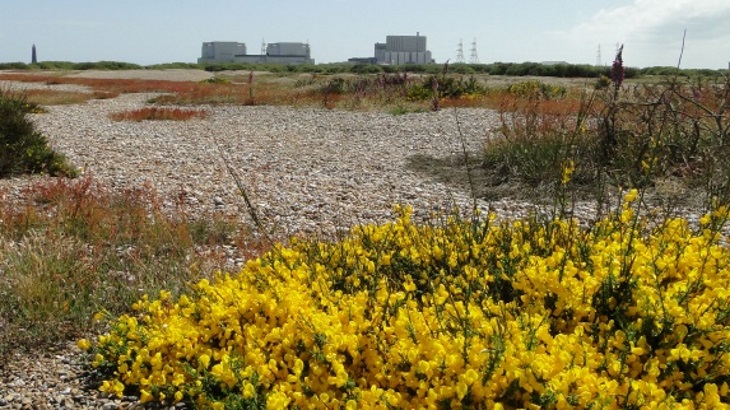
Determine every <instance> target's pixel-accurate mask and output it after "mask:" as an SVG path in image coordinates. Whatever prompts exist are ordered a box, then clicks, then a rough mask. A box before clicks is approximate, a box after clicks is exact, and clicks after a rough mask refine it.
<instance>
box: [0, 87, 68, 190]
mask: <svg viewBox="0 0 730 410" xmlns="http://www.w3.org/2000/svg"><path fill="white" fill-rule="evenodd" d="M42 111H43V109H42V108H41V107H39V106H38V105H37V104H34V103H30V102H28V101H27V100H26V99H25V97H24V96H23V95H19V94H15V93H9V92H7V91H5V90H2V89H0V148H2V149H0V178H5V177H9V176H13V175H19V174H27V173H48V174H50V175H63V176H76V175H77V170H76V169H75V168H74V167H73V166H71V164H69V162H68V160H67V159H66V157H65V156H63V155H62V154H60V153H58V152H56V151H54V150H53V149H51V147H50V146H49V145H48V141H47V140H46V137H45V136H43V135H42V134H41V133H40V132H38V131H36V129H35V126H34V125H33V123H32V122H31V121H30V119H28V117H27V116H28V114H30V113H39V112H42Z"/></svg>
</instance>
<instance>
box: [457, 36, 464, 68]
mask: <svg viewBox="0 0 730 410" xmlns="http://www.w3.org/2000/svg"><path fill="white" fill-rule="evenodd" d="M456 62H457V63H463V62H464V43H463V42H462V41H461V39H459V48H457V49H456Z"/></svg>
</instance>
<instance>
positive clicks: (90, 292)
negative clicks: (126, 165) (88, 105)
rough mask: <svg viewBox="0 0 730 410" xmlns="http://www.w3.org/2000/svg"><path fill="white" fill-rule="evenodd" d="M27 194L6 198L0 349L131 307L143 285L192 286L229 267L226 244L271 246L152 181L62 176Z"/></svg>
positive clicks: (39, 341)
mask: <svg viewBox="0 0 730 410" xmlns="http://www.w3.org/2000/svg"><path fill="white" fill-rule="evenodd" d="M22 196H23V198H24V200H22V201H13V202H10V201H7V202H3V203H0V272H1V273H2V274H0V326H2V328H3V331H2V332H0V357H2V356H4V354H5V353H8V352H10V351H12V350H15V349H33V348H39V349H43V348H45V347H47V346H48V344H51V343H54V342H55V341H58V340H68V339H72V338H75V337H79V336H80V335H82V334H87V333H88V332H91V331H94V329H96V328H95V327H94V324H93V323H92V321H91V317H92V316H93V315H94V314H95V313H96V312H98V311H99V310H104V311H107V312H109V313H113V314H122V313H125V312H127V311H128V310H129V307H130V306H131V305H132V303H133V302H134V301H136V300H137V299H139V298H140V297H141V295H142V294H143V293H145V292H157V291H159V290H161V289H165V290H168V291H171V292H173V294H177V293H178V292H181V291H183V290H186V289H187V286H188V284H189V283H191V282H195V281H198V280H200V279H201V278H203V277H206V276H208V275H209V274H210V272H212V271H214V270H217V269H221V268H223V266H224V265H225V264H226V262H227V257H228V256H229V255H227V254H226V252H225V251H224V248H223V246H229V247H235V249H237V250H238V252H239V253H240V257H252V256H258V255H259V254H260V253H261V252H262V250H263V249H265V248H266V245H265V244H264V242H261V241H259V240H258V239H257V237H256V235H254V234H253V233H252V232H251V230H250V229H248V228H247V227H246V226H244V225H241V224H240V223H239V222H238V221H237V220H234V219H231V218H227V217H223V216H208V217H203V216H201V217H192V216H189V215H188V212H187V206H186V203H185V200H184V197H182V196H181V197H179V198H178V199H177V203H176V204H175V205H176V207H175V209H174V210H163V208H162V200H161V199H160V198H158V196H157V195H156V194H155V192H154V190H153V189H152V188H151V187H149V186H147V187H141V188H137V189H128V190H123V191H110V190H109V189H108V188H106V187H104V186H103V185H101V184H99V183H97V182H95V181H94V179H93V178H91V177H89V176H86V177H83V178H79V179H75V180H69V179H65V178H58V179H55V180H53V179H49V180H46V181H40V182H38V183H36V184H34V185H32V186H31V187H29V188H28V189H27V191H26V192H24V193H23V195H22Z"/></svg>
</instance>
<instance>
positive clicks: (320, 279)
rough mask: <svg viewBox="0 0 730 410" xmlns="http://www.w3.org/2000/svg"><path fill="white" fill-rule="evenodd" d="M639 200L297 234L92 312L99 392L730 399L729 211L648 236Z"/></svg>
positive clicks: (405, 403)
mask: <svg viewBox="0 0 730 410" xmlns="http://www.w3.org/2000/svg"><path fill="white" fill-rule="evenodd" d="M636 200H637V192H636V191H632V192H630V193H629V194H628V195H627V196H626V198H625V202H624V203H623V205H622V206H621V207H619V209H617V210H616V212H615V213H613V214H611V215H610V216H608V217H607V218H605V219H604V220H601V221H599V222H598V223H597V224H596V225H595V226H593V227H591V228H588V229H586V228H579V227H578V224H577V222H576V221H571V220H566V219H554V220H551V221H544V222H541V221H539V220H536V219H534V218H533V219H526V220H517V221H512V222H509V223H504V224H496V223H494V222H493V217H494V215H490V216H488V217H487V218H486V219H485V220H483V221H481V222H479V221H477V220H474V221H463V220H460V219H458V218H450V219H449V220H448V221H446V222H444V223H442V224H436V225H433V226H417V225H415V224H413V223H412V222H411V221H410V211H409V210H408V209H403V210H402V211H401V213H400V217H399V218H398V219H397V220H396V221H394V222H392V223H388V224H385V225H380V226H372V225H368V226H361V227H357V228H354V229H353V231H352V233H351V235H350V236H348V237H347V238H344V239H343V240H341V241H338V242H334V243H327V242H307V241H304V242H295V243H294V244H293V245H292V246H290V247H283V246H281V247H276V248H275V249H274V250H272V251H271V252H269V253H267V254H266V255H264V256H262V257H260V258H258V259H256V260H253V261H250V262H249V263H248V264H247V265H246V267H245V268H244V269H243V270H242V271H241V272H239V273H238V274H236V275H233V276H230V275H223V274H221V275H218V276H217V277H216V278H215V279H214V280H213V281H209V280H203V281H200V282H198V283H197V284H196V285H195V286H194V287H193V288H192V289H191V291H190V292H188V293H186V294H185V295H181V296H179V297H173V296H172V295H171V294H170V293H169V292H161V293H159V295H157V296H154V295H150V296H145V297H143V298H142V299H141V300H140V301H139V302H138V303H136V304H135V305H134V311H133V312H132V313H130V314H127V315H123V316H120V317H113V316H111V315H101V317H103V319H102V320H103V322H104V323H106V324H108V326H110V331H109V332H108V333H106V334H104V335H102V336H101V337H99V338H98V339H96V340H93V341H89V340H81V341H80V342H79V345H80V346H81V347H82V348H84V349H87V350H89V351H90V353H91V354H92V356H93V357H94V361H93V365H94V366H95V367H96V368H98V369H101V370H103V371H104V372H105V374H106V375H107V379H106V381H104V382H103V385H102V387H101V389H102V391H105V392H108V393H110V394H116V395H118V396H120V397H121V396H122V395H126V394H130V393H131V394H137V395H139V396H140V397H141V400H142V401H143V402H152V401H158V402H180V401H185V402H191V403H195V405H196V406H198V407H200V408H221V409H234V408H252V409H258V408H261V409H263V408H323V409H324V408H333V407H334V408H403V409H411V408H430V407H433V408H461V407H468V408H483V409H491V408H497V407H496V406H500V405H501V406H504V407H505V408H506V407H510V408H527V407H541V408H546V407H547V408H592V407H596V406H598V407H616V408H624V409H629V408H638V407H641V406H666V407H668V408H673V407H676V408H679V407H682V406H700V405H702V406H705V405H706V406H708V408H709V407H716V406H719V405H721V404H722V403H724V404H727V403H728V402H730V395H728V382H729V381H730V366H728V360H730V345H728V343H727V340H728V338H730V331H728V329H730V304H729V303H728V300H730V299H728V297H730V294H729V293H728V292H730V291H728V290H727V289H728V286H730V270H729V269H728V267H729V266H730V252H728V249H727V248H726V247H725V246H723V245H721V244H720V243H719V242H718V240H719V238H720V236H719V234H718V229H719V228H720V227H721V226H723V225H724V223H725V222H726V221H727V217H728V211H727V209H726V208H719V209H717V210H716V211H714V212H712V213H710V214H708V215H706V216H705V217H703V218H702V221H701V228H700V229H699V230H698V231H696V232H693V231H692V230H691V229H690V228H689V226H688V224H687V222H686V221H685V220H683V219H671V220H666V221H664V222H663V223H662V224H660V225H658V226H655V227H654V228H649V227H648V225H646V221H645V220H643V219H642V218H640V217H638V216H636V213H635V212H636V210H635V207H634V205H635V204H636Z"/></svg>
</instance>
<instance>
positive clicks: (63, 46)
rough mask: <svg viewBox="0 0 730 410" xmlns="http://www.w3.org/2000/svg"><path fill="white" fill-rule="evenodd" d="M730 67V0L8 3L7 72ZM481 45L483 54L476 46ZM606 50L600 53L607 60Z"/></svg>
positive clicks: (3, 42) (1, 16) (2, 51)
mask: <svg viewBox="0 0 730 410" xmlns="http://www.w3.org/2000/svg"><path fill="white" fill-rule="evenodd" d="M685 30H686V37H685V46H684V52H683V55H682V62H681V66H682V67H683V68H711V69H719V68H728V63H729V62H730V0H562V1H558V0H501V1H491V0H464V1H458V0H457V1H449V0H440V1H434V0H417V1H416V0H387V1H386V0H367V1H366V0H253V1H245V0H239V1H234V0H207V1H201V0H123V1H120V0H0V62H16V61H22V62H30V58H31V48H32V45H33V44H35V45H36V47H37V52H38V60H39V61H72V62H87V61H123V62H129V63H136V64H141V65H151V64H158V63H172V62H191V63H192V62H196V61H197V58H198V57H200V54H201V45H202V43H203V42H208V41H237V42H242V43H245V44H246V47H247V49H248V53H249V54H258V53H259V52H260V48H261V43H262V41H266V42H308V43H309V44H310V47H311V53H312V57H313V58H314V59H315V60H316V62H317V63H329V62H340V61H346V60H347V59H348V58H350V57H372V56H373V44H374V43H376V42H385V37H386V36H387V35H415V34H416V33H417V32H418V33H420V35H422V36H426V38H427V47H428V49H429V50H430V51H431V52H432V55H433V58H434V59H435V60H436V62H439V63H443V62H445V61H446V60H450V61H451V62H455V61H456V60H457V49H458V47H459V43H460V42H461V43H462V44H463V50H464V58H465V60H466V61H467V62H468V61H469V60H470V59H471V57H472V50H476V56H477V57H478V60H479V62H481V63H493V62H498V61H499V62H518V63H520V62H526V61H534V62H542V61H566V62H569V63H572V64H597V63H598V62H600V63H601V64H611V62H612V60H613V58H614V54H615V50H616V47H617V45H619V44H623V45H624V53H623V57H624V63H625V64H626V65H627V66H631V67H649V66H676V65H677V64H678V61H679V56H680V52H681V51H682V39H683V36H684V32H685ZM474 44H475V45H476V47H474ZM599 50H600V51H599Z"/></svg>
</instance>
